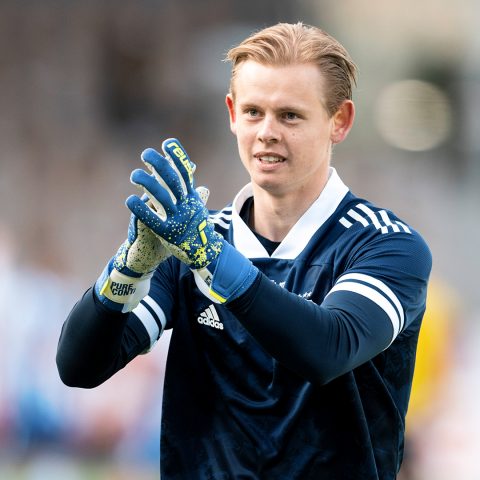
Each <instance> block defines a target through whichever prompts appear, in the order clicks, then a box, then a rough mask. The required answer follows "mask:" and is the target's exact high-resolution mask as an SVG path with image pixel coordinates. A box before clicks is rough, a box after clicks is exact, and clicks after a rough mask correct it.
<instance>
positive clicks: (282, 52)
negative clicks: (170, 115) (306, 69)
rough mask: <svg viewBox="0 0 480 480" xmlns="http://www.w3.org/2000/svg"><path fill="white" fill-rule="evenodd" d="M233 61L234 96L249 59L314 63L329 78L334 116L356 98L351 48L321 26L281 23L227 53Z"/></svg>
mask: <svg viewBox="0 0 480 480" xmlns="http://www.w3.org/2000/svg"><path fill="white" fill-rule="evenodd" d="M225 59H226V60H227V61H230V62H231V63H232V75H231V80H230V93H231V94H232V96H234V95H235V94H234V80H235V76H236V73H237V71H238V67H239V66H240V65H241V64H242V63H243V62H245V61H247V60H253V61H255V62H258V63H261V64H264V65H290V64H298V63H300V64H302V63H314V64H316V65H318V67H319V68H320V71H321V73H322V75H323V77H324V79H325V86H326V92H325V99H324V100H325V104H326V105H325V106H326V109H327V112H328V114H329V115H330V116H332V115H333V114H334V113H335V112H336V111H337V110H338V108H339V107H340V105H341V104H342V102H343V101H344V100H347V99H348V100H351V99H352V90H353V86H354V85H355V84H356V76H357V67H356V66H355V64H354V63H353V61H352V59H351V58H350V55H349V54H348V52H347V50H346V49H345V48H344V47H343V46H342V45H341V44H340V43H339V42H338V41H337V40H335V39H334V38H333V37H332V36H330V35H329V34H328V33H326V32H324V31H323V30H320V29H319V28H317V27H312V26H310V25H305V24H303V23H302V22H298V23H295V24H291V23H278V24H277V25H273V26H271V27H267V28H265V29H263V30H260V31H258V32H256V33H253V34H252V35H251V36H249V37H248V38H246V39H245V40H244V41H243V42H241V43H240V44H239V45H237V46H236V47H233V48H232V49H231V50H229V51H228V52H227V55H226V58H225Z"/></svg>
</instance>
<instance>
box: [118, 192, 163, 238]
mask: <svg viewBox="0 0 480 480" xmlns="http://www.w3.org/2000/svg"><path fill="white" fill-rule="evenodd" d="M125 204H126V205H127V207H128V209H129V210H130V211H131V212H132V213H133V215H134V216H135V217H136V218H138V220H140V221H141V222H142V223H143V224H144V225H146V226H147V227H148V228H150V230H152V231H153V232H154V233H156V234H157V235H160V236H162V234H163V233H164V229H165V227H164V223H163V221H162V219H161V218H160V217H159V216H158V215H157V213H156V212H154V211H152V209H151V208H149V207H148V206H147V205H146V204H145V202H144V201H143V200H142V199H140V198H139V197H137V196H136V195H130V196H129V197H128V198H127V200H126V201H125Z"/></svg>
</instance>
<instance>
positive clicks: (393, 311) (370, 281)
mask: <svg viewBox="0 0 480 480" xmlns="http://www.w3.org/2000/svg"><path fill="white" fill-rule="evenodd" d="M360 282H362V283H360ZM365 284H367V285H365ZM369 285H371V286H369ZM372 287H376V288H372ZM339 290H342V291H348V292H353V293H357V294H359V295H362V296H363V297H365V298H368V299H369V300H371V301H372V302H374V303H375V304H376V305H378V306H379V307H380V308H381V309H382V310H383V311H384V312H385V313H386V314H387V316H388V318H389V319H390V321H391V322H392V327H393V337H392V342H393V340H395V338H396V337H397V335H398V334H399V333H400V332H401V331H402V329H403V326H404V323H405V315H404V312H403V308H402V305H401V303H400V301H399V300H398V298H397V296H396V295H395V294H394V293H393V291H392V290H391V289H390V288H389V287H388V286H387V285H385V283H383V282H381V281H380V280H378V279H376V278H374V277H371V276H369V275H365V274H363V273H347V274H346V275H343V276H341V277H340V278H339V279H338V281H337V283H336V284H335V285H334V286H333V288H332V289H331V290H330V291H329V292H328V294H327V296H328V295H330V294H331V293H332V292H336V291H339ZM390 343H391V342H390Z"/></svg>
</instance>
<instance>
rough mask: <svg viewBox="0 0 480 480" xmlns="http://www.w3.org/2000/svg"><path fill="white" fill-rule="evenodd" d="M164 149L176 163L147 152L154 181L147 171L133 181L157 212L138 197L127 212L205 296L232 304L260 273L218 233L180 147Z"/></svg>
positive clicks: (168, 144) (145, 156) (145, 158)
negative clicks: (158, 241)
mask: <svg viewBox="0 0 480 480" xmlns="http://www.w3.org/2000/svg"><path fill="white" fill-rule="evenodd" d="M162 147H163V151H164V153H165V155H166V157H167V158H169V159H171V160H172V163H169V161H168V160H167V159H166V158H164V157H162V156H161V155H160V154H158V153H157V152H156V151H155V150H153V149H147V150H145V152H144V153H143V155H142V160H143V161H144V162H145V163H146V164H147V166H148V167H149V168H150V169H151V170H152V171H153V172H155V175H153V176H152V175H148V174H147V173H146V172H145V171H143V170H135V171H134V172H133V173H132V175H131V181H132V183H134V184H136V185H138V186H140V187H142V188H143V189H144V191H145V193H146V194H147V195H148V197H149V198H150V199H151V201H152V204H153V207H154V208H152V207H150V206H148V205H146V204H145V202H142V200H141V199H140V198H138V197H137V196H134V195H132V196H131V197H129V198H128V199H127V206H128V208H129V209H130V210H131V211H132V213H133V214H134V215H136V216H137V217H138V218H139V219H140V220H141V221H142V222H143V223H144V224H145V225H146V226H148V227H149V228H151V229H152V230H153V231H154V232H155V233H156V234H157V235H159V236H160V237H161V238H162V239H163V240H164V241H165V242H166V244H167V246H168V249H169V250H170V251H171V252H172V254H173V255H175V256H176V257H177V258H178V259H179V260H181V261H182V262H183V263H185V264H186V265H188V266H189V267H190V268H191V270H192V271H193V274H194V277H195V281H196V283H197V286H198V287H199V289H200V290H201V291H202V293H203V294H205V295H206V296H207V297H208V298H210V299H211V300H212V301H214V302H216V303H226V302H230V301H231V300H233V299H235V298H237V297H239V296H240V295H241V294H242V293H243V292H245V291H246V290H247V289H248V288H249V287H250V286H251V285H252V284H253V282H254V281H255V279H256V277H257V275H258V273H259V272H258V269H257V268H256V267H255V266H254V265H253V264H252V263H251V262H250V260H248V259H247V258H245V257H244V256H243V255H242V254H241V253H239V252H238V251H237V250H236V249H235V248H234V247H233V246H232V245H230V244H229V243H228V242H226V241H225V240H224V239H223V237H222V236H221V235H220V234H219V233H217V232H216V231H215V230H214V225H213V223H212V222H211V220H210V219H209V216H208V210H207V209H206V208H205V206H204V204H203V203H202V202H201V201H200V198H199V195H198V193H197V192H196V191H195V189H194V182H193V169H192V167H191V165H192V162H191V161H190V159H189V157H188V155H187V154H186V152H185V150H184V149H183V147H182V146H181V144H180V142H179V141H178V140H176V139H168V140H165V141H164V142H163V144H162Z"/></svg>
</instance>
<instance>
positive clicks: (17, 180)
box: [0, 0, 480, 480]
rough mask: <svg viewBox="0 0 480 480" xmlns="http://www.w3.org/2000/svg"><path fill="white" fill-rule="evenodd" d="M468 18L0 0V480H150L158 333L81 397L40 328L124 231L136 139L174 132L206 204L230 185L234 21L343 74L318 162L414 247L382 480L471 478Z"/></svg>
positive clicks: (400, 7) (475, 381)
mask: <svg viewBox="0 0 480 480" xmlns="http://www.w3.org/2000/svg"><path fill="white" fill-rule="evenodd" d="M479 19H480V3H479V2H478V1H477V0H456V1H455V2H453V1H441V0H423V1H422V2H418V1H416V0H391V1H389V2H385V1H382V0H368V1H367V0H342V1H341V2H336V1H333V0H300V1H296V2H293V1H289V0H264V1H252V0H241V1H240V0H235V1H234V0H222V1H213V0H201V1H198V2H191V1H186V0H175V1H173V0H163V1H153V0H135V1H133V0H132V1H128V0H118V1H116V2H113V1H105V2H91V1H88V0H87V1H82V2H81V1H79V0H77V1H75V0H70V1H59V0H57V1H55V0H45V1H43V2H34V1H28V0H23V1H11V0H3V1H2V2H1V3H0V106H1V108H0V145H1V148H0V205H1V209H0V272H1V274H0V305H1V308H0V478H2V479H7V480H10V479H12V480H17V479H22V480H23V479H25V480H44V479H46V478H48V479H50V480H56V479H62V480H77V479H92V480H104V479H108V480H121V479H136V480H143V479H145V480H147V479H148V480H149V479H154V478H158V462H159V459H158V439H159V418H160V404H161V384H162V378H163V368H164V360H165V355H166V351H167V347H168V337H167V336H166V337H165V338H164V339H162V341H161V342H160V345H159V346H157V348H156V349H155V350H154V352H152V354H150V355H147V356H145V357H143V358H140V359H138V360H137V361H135V362H133V364H131V365H129V366H128V367H127V368H126V369H125V371H124V372H123V374H121V375H118V376H117V377H116V378H113V379H112V380H111V381H109V382H107V383H106V384H105V385H103V386H101V387H99V388H98V389H95V390H92V391H82V390H74V389H67V388H66V387H64V386H63V385H62V384H61V382H60V380H59V379H58V376H57V372H56V367H55V349H56V342H57V339H58V335H59V332H60V328H61V325H62V322H63V320H64V318H65V316H66V314H67V312H68V311H69V309H70V308H71V306H72V305H73V302H74V301H75V300H76V298H77V297H78V296H79V295H80V294H81V293H82V292H83V290H85V289H86V288H87V287H88V286H89V285H90V284H91V283H92V282H93V281H94V280H95V278H96V277H97V275H98V274H99V273H100V271H101V269H102V268H103V265H104V264H105V262H106V261H107V260H108V259H109V258H110V256H111V255H112V254H113V252H114V251H115V249H116V248H117V247H118V245H119V244H120V243H121V242H122V241H123V239H124V237H125V235H126V228H127V223H128V211H127V209H126V208H125V207H124V206H123V202H124V199H125V198H126V197H127V196H128V195H129V194H130V193H132V186H131V185H130V183H129V181H128V177H129V174H130V171H131V170H132V169H133V168H135V167H137V166H138V165H139V163H138V161H139V160H138V159H139V154H140V152H141V151H142V150H143V149H144V148H145V147H146V146H153V147H159V146H160V143H161V140H162V139H163V138H165V137H167V136H178V137H179V138H181V140H182V142H183V143H184V145H185V146H186V148H187V150H188V151H189V152H191V155H192V156H193V158H194V160H195V162H196V163H197V165H198V183H200V184H207V185H208V186H209V187H210V189H211V191H212V194H211V198H210V202H209V205H210V206H211V207H212V208H215V207H221V206H223V204H225V203H226V202H228V201H229V200H230V199H231V198H232V195H233V193H234V192H236V191H237V190H238V189H239V188H240V187H241V186H242V185H243V184H244V183H245V182H246V175H245V173H244V172H243V169H242V167H241V165H240V162H239V161H238V160H237V154H236V145H235V140H234V138H233V136H232V135H231V134H230V132H229V128H228V124H227V114H226V110H225V108H224V95H225V93H226V90H227V88H228V80H229V66H228V65H227V64H225V63H223V62H222V61H221V60H222V58H223V55H224V54H225V52H226V51H227V50H228V48H229V47H231V46H232V45H233V44H235V43H236V42H237V41H239V40H241V39H242V38H243V37H245V36H246V35H247V34H249V33H250V32H251V31H253V30H256V29H258V28H261V27H263V26H266V25H269V24H271V23H274V22H277V21H297V20H302V21H304V22H306V23H311V24H315V25H318V26H320V27H322V28H324V29H325V30H327V31H328V32H330V33H331V34H333V35H334V36H336V37H337V38H338V39H339V40H340V41H341V42H342V43H343V44H344V45H345V46H346V47H347V49H348V50H349V51H350V53H351V54H352V56H353V58H354V60H355V61H356V63H357V64H358V66H359V68H360V79H359V84H358V88H357V91H356V93H355V101H356V104H357V121H356V125H355V127H354V130H353V131H352V133H351V134H350V137H349V139H348V140H347V141H346V143H344V144H342V145H340V146H339V147H338V148H337V150H336V151H335V153H334V159H333V162H334V165H335V166H336V167H337V168H338V169H339V170H340V172H341V174H342V177H344V180H346V182H347V184H349V185H350V186H351V187H352V190H354V191H355V193H357V194H359V195H361V196H365V197H368V198H369V199H371V200H373V201H375V202H377V203H379V204H382V205H384V206H387V207H389V208H391V209H393V210H395V211H396V212H397V213H398V214H399V215H400V216H402V217H404V218H405V219H407V220H408V221H409V223H411V225H413V226H414V227H416V228H417V229H418V230H420V231H421V232H422V233H423V235H424V236H425V238H426V239H427V241H428V242H429V244H430V246H431V249H432V251H433V255H434V271H433V278H432V285H431V289H430V296H429V306H428V312H427V316H426V319H425V326H424V330H423V332H422V338H421V341H420V353H419V359H418V368H417V373H416V378H415V386H414V391H413V398H412V404H411V408H410V412H409V417H408V425H407V431H408V437H409V442H408V443H407V451H406V460H405V465H404V467H403V469H402V472H401V478H402V480H451V479H453V478H457V479H461V480H478V479H479V478H480V462H479V460H478V452H480V435H479V434H478V432H479V431H480V410H479V409H478V406H477V404H478V399H479V398H480V322H479V320H480V300H479V290H478V280H477V277H478V271H479V268H480V255H479V254H478V253H477V252H478V251H477V249H478V245H479V242H480V235H479V233H480V223H479V221H478V218H479V216H478V210H479V207H480V188H479V186H480V185H479V183H480V182H479V181H480V115H479V114H478V110H479V106H480V30H479V29H478V21H479ZM475 219H477V220H475ZM179 415H181V412H179Z"/></svg>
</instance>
